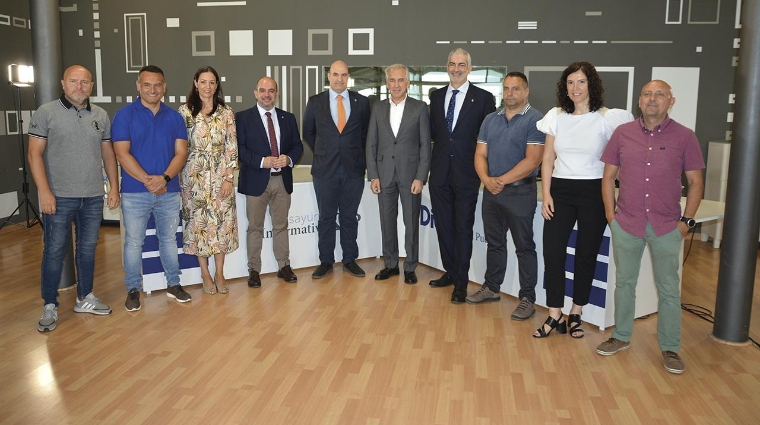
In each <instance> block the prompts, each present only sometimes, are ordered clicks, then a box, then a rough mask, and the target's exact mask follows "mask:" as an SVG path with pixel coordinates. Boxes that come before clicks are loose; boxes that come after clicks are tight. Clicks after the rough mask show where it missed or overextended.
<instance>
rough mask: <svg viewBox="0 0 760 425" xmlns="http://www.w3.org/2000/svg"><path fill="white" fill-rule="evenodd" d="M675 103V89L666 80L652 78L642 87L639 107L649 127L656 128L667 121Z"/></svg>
mask: <svg viewBox="0 0 760 425" xmlns="http://www.w3.org/2000/svg"><path fill="white" fill-rule="evenodd" d="M675 103H676V98H675V97H673V89H672V88H671V87H670V84H668V83H666V82H665V81H662V80H652V81H650V82H648V83H646V84H645V85H644V88H642V89H641V95H640V96H639V108H641V115H642V116H643V117H644V121H646V123H647V126H648V127H649V128H654V127H655V126H657V125H659V124H660V123H662V122H663V121H665V118H666V117H667V116H668V111H669V110H670V108H672V107H673V105H674V104H675Z"/></svg>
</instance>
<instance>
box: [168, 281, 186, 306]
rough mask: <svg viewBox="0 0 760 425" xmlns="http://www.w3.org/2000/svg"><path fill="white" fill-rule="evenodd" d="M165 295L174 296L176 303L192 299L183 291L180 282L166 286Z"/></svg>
mask: <svg viewBox="0 0 760 425" xmlns="http://www.w3.org/2000/svg"><path fill="white" fill-rule="evenodd" d="M166 296H167V297H169V298H174V299H175V300H177V302H178V303H186V302H188V301H192V300H193V297H191V296H190V294H188V293H187V292H185V289H184V288H183V287H182V285H180V284H177V285H174V286H170V287H168V288H166Z"/></svg>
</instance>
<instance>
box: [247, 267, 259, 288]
mask: <svg viewBox="0 0 760 425" xmlns="http://www.w3.org/2000/svg"><path fill="white" fill-rule="evenodd" d="M248 286H250V287H251V288H261V278H260V277H259V272H257V271H256V270H251V271H250V272H249V273H248Z"/></svg>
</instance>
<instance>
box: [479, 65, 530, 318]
mask: <svg viewBox="0 0 760 425" xmlns="http://www.w3.org/2000/svg"><path fill="white" fill-rule="evenodd" d="M502 86H503V89H504V109H501V110H498V111H496V112H492V113H491V114H489V115H488V116H487V117H486V118H485V119H484V120H483V124H482V125H481V126H480V134H479V135H478V145H477V147H476V149H475V171H476V172H477V173H478V177H480V181H482V182H483V186H484V187H485V190H484V191H483V205H482V213H483V231H484V233H485V237H486V243H487V244H488V253H487V255H486V273H485V283H484V284H483V287H482V288H480V290H478V291H477V292H475V293H474V294H472V295H470V296H468V297H467V302H468V303H470V304H479V303H483V302H489V301H499V300H500V299H501V297H500V296H499V288H500V287H501V283H502V281H504V274H505V272H506V270H507V232H508V231H512V239H513V240H514V243H515V248H516V249H515V253H516V254H517V263H518V269H519V275H520V294H519V298H520V304H519V305H518V306H517V309H515V311H514V313H512V319H515V320H525V319H527V318H529V317H530V316H531V315H532V314H533V313H534V311H535V309H534V307H533V304H534V303H535V301H536V282H537V276H538V260H537V256H536V243H535V242H534V241H533V216H534V215H535V212H536V204H537V200H536V174H537V167H538V164H539V163H541V159H542V156H543V152H544V139H545V136H544V134H543V133H541V132H540V131H538V129H537V128H536V122H538V120H540V119H541V117H542V116H543V114H542V113H541V112H539V111H537V110H535V109H533V108H531V106H530V104H529V103H528V94H529V93H530V89H529V88H528V78H527V77H526V76H525V75H524V74H523V73H521V72H510V73H509V74H507V76H506V77H505V78H504V81H503V83H502Z"/></svg>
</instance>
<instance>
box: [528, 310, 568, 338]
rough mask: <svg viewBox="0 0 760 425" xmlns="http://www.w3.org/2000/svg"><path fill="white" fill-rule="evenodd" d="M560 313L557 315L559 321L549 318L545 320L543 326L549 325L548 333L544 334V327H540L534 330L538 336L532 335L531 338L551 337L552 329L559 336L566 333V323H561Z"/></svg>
mask: <svg viewBox="0 0 760 425" xmlns="http://www.w3.org/2000/svg"><path fill="white" fill-rule="evenodd" d="M562 316H563V315H562V313H560V315H559V320H557V319H555V318H553V317H551V316H549V317H548V318H546V321H545V322H544V325H549V332H544V327H543V326H541V327H540V328H538V329H536V332H538V335H536V334H533V338H546V337H547V336H549V335H551V333H552V331H553V330H554V329H557V332H559V333H561V334H566V333H567V321H562V322H560V320H562Z"/></svg>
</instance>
